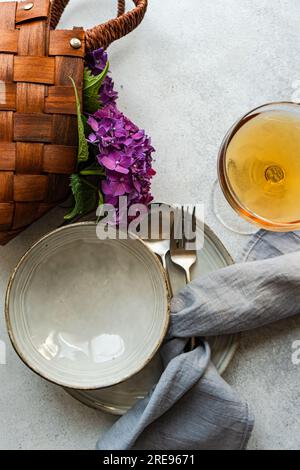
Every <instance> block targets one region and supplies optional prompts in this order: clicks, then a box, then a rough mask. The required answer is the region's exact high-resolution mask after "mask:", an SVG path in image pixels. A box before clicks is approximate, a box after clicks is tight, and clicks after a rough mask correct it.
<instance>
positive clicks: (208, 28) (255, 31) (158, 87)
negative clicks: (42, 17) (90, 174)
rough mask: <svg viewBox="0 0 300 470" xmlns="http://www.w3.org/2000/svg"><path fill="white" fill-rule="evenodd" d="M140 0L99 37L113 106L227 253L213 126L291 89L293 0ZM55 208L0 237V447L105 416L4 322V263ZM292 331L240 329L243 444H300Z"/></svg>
mask: <svg viewBox="0 0 300 470" xmlns="http://www.w3.org/2000/svg"><path fill="white" fill-rule="evenodd" d="M130 3H131V2H129V1H128V2H127V4H128V6H130ZM149 3H150V5H149V10H148V13H147V15H146V17H145V20H144V22H143V25H142V26H141V27H140V28H138V29H137V30H136V31H135V32H133V33H132V34H130V35H129V36H127V37H126V38H124V39H122V40H120V41H119V42H118V43H116V44H114V45H112V46H111V48H110V49H109V57H110V63H111V71H112V76H113V78H114V81H115V84H116V88H117V90H118V91H119V95H120V98H119V108H120V109H121V110H122V111H124V112H125V113H126V114H127V115H128V116H129V117H130V118H131V119H132V120H133V121H134V122H136V123H137V124H139V125H140V127H143V128H145V129H146V131H147V132H148V133H149V134H150V135H151V136H152V139H153V144H154V146H155V147H156V149H157V153H156V163H155V167H156V169H157V176H156V178H155V180H154V184H153V192H154V195H155V197H156V199H157V200H162V201H169V202H184V203H198V202H203V203H205V212H206V213H205V215H206V222H207V223H208V224H209V225H210V226H211V227H212V229H214V230H215V232H216V233H217V234H218V236H219V237H220V238H221V240H222V241H223V243H224V244H225V246H226V247H227V248H228V250H229V251H230V252H231V254H232V255H233V256H234V257H237V256H238V255H239V254H240V253H241V251H242V248H243V246H244V245H245V244H246V243H247V241H248V239H249V237H247V236H240V235H236V234H234V233H232V232H230V231H228V230H227V229H225V228H224V227H223V226H222V225H221V224H220V223H219V222H218V220H217V219H216V217H215V216H214V214H213V211H212V207H211V201H210V194H211V188H212V185H213V182H214V180H215V178H216V155H217V152H218V147H219V145H220V142H221V140H222V137H223V135H224V133H225V132H226V130H227V129H228V127H229V126H230V125H231V124H232V122H233V121H234V120H236V119H237V118H238V117H240V116H241V115H242V114H243V113H245V112H247V111H248V110H250V109H252V108H254V107H255V106H259V105H260V104H263V103H266V102H270V101H280V100H291V99H293V97H295V96H297V94H298V96H300V93H299V91H298V88H300V59H299V57H300V33H299V18H300V2H297V1H295V0H273V1H272V2H270V0H243V1H241V0H226V1H224V0H214V1H213V2H211V1H210V0H176V1H174V0H164V1H160V0H150V1H149ZM114 14H115V2H112V1H111V0H102V1H101V2H99V0H88V1H87V2H86V1H85V2H83V1H82V0H71V2H70V4H69V6H68V8H67V11H66V12H65V15H64V17H63V20H62V21H61V24H60V27H62V28H71V27H72V26H73V25H82V26H84V27H91V26H93V25H94V23H95V21H96V20H97V21H98V22H103V21H105V20H106V19H107V18H110V17H112V16H113V15H114ZM297 87H298V88H297ZM63 213H64V211H63V209H61V208H57V209H55V210H54V211H52V212H51V213H50V214H49V215H47V216H45V217H44V218H43V219H42V220H40V221H39V222H37V223H35V224H34V225H33V226H32V227H30V228H29V229H28V230H26V231H25V232H24V233H22V234H21V235H20V236H19V237H18V238H16V239H15V240H14V241H12V242H11V243H10V244H9V245H7V246H5V247H0V267H1V271H0V305H1V307H0V308H1V312H0V316H1V318H0V340H1V341H2V342H4V343H5V344H6V353H7V354H6V365H1V364H0V423H1V424H0V449H93V448H94V446H95V442H96V440H97V438H98V437H99V436H100V435H101V433H103V432H104V431H105V430H106V429H108V428H109V427H110V426H111V425H112V423H113V422H114V421H115V419H116V418H114V417H112V416H109V415H107V414H104V413H102V412H98V411H95V410H92V409H89V408H87V407H86V406H84V405H82V404H80V403H77V402H76V401H75V400H74V399H72V398H71V397H69V396H68V395H67V394H66V393H65V392H64V391H63V390H62V389H60V388H59V387H57V386H55V385H52V384H50V383H47V382H46V381H44V380H42V379H41V378H39V377H38V376H36V375H35V374H34V373H32V372H31V371H30V370H28V369H27V368H26V367H25V366H24V365H23V363H22V362H21V361H20V360H19V358H18V357H17V356H16V354H15V352H14V351H13V349H12V347H11V346H10V343H9V340H8V337H7V334H6V328H5V323H4V315H3V303H4V293H5V288H6V284H7V280H8V277H9V274H10V271H11V270H12V268H13V267H14V265H15V263H16V262H17V261H18V259H19V257H20V256H21V255H22V254H23V253H24V251H25V250H26V249H27V248H28V247H29V246H30V245H31V244H32V243H33V242H34V241H36V240H37V239H38V238H39V237H40V236H41V235H42V234H45V233H47V232H48V231H49V230H51V229H53V228H55V227H56V226H57V225H59V223H60V222H61V219H62V216H63ZM271 301H272V299H270V302H271ZM295 340H300V319H299V318H294V319H290V320H288V321H284V322H281V323H278V324H276V325H273V326H269V327H266V328H262V329H260V330H257V331H253V332H251V333H246V334H243V335H242V338H241V345H240V348H239V350H238V352H237V354H236V356H235V358H234V360H233V361H232V363H231V365H230V367H229V369H228V371H227V372H226V374H225V378H226V380H227V381H228V382H229V383H230V384H231V385H232V386H234V387H235V388H236V389H237V390H238V391H239V392H240V393H241V394H243V395H244V396H245V397H246V398H247V399H248V400H249V402H250V403H251V405H252V407H253V410H254V413H255V415H256V424H255V428H254V431H253V436H252V438H251V441H250V443H249V448H250V449H300V437H299V436H300V432H299V431H300V407H299V400H300V385H299V384H300V381H299V374H300V366H296V365H293V363H292V360H291V355H292V343H293V341H295ZM1 344H2V343H1Z"/></svg>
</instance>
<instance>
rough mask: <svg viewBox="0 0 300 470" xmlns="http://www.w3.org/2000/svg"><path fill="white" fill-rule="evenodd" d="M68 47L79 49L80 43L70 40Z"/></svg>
mask: <svg viewBox="0 0 300 470" xmlns="http://www.w3.org/2000/svg"><path fill="white" fill-rule="evenodd" d="M70 45H71V46H72V47H73V49H80V48H81V45H82V42H81V41H80V39H78V38H72V39H71V41H70Z"/></svg>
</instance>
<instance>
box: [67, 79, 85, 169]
mask: <svg viewBox="0 0 300 470" xmlns="http://www.w3.org/2000/svg"><path fill="white" fill-rule="evenodd" d="M69 78H70V80H71V82H72V85H73V88H74V93H75V98H76V108H77V122H78V154H77V161H78V162H86V161H87V160H88V158H89V146H88V143H87V140H86V138H85V132H84V130H85V123H86V118H85V116H82V114H81V105H80V99H79V96H78V91H77V88H76V85H75V82H74V80H73V78H72V77H69Z"/></svg>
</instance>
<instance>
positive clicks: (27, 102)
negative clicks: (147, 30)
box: [0, 0, 147, 245]
mask: <svg viewBox="0 0 300 470" xmlns="http://www.w3.org/2000/svg"><path fill="white" fill-rule="evenodd" d="M68 1H69V0H53V1H52V2H50V0H32V1H30V0H28V1H24V2H19V3H16V2H1V3H0V244H2V245H3V244H5V243H7V242H8V241H9V240H11V239H12V238H13V237H15V236H16V235H17V234H18V233H19V232H20V231H22V230H23V229H24V228H26V227H27V226H28V225H30V224H31V223H32V222H33V221H35V220H36V219H38V218H39V217H41V216H42V215H43V214H45V213H46V212H47V211H48V210H49V209H51V208H52V207H54V206H55V205H56V204H57V203H58V202H60V201H62V200H64V199H65V198H66V197H67V195H68V192H69V175H70V174H71V173H72V172H73V171H74V170H75V167H76V155H77V118H76V106H75V99H74V92H73V88H72V86H71V83H70V79H69V76H72V78H73V79H74V81H75V83H76V85H77V87H78V89H79V91H80V90H81V89H82V79H83V60H84V55H85V52H86V51H90V50H93V49H97V48H99V47H103V48H107V47H108V46H109V44H111V43H112V42H113V41H115V40H116V39H119V38H121V37H122V36H124V35H125V34H128V33H129V32H130V31H132V30H133V29H134V28H136V27H137V26H138V24H139V23H140V22H141V21H142V19H143V17H144V14H145V11H146V8H147V0H134V3H135V5H136V7H135V9H134V10H132V11H129V12H127V13H125V1H124V0H119V2H118V16H117V18H116V19H113V20H111V21H108V22H107V23H105V24H102V25H99V26H96V27H95V28H93V29H91V30H87V31H85V32H84V30H83V29H82V28H74V29H73V30H54V28H55V27H56V25H57V23H58V21H59V19H60V17H61V15H62V13H63V11H64V8H65V7H66V5H67V4H68Z"/></svg>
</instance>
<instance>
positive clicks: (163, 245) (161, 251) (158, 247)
mask: <svg viewBox="0 0 300 470" xmlns="http://www.w3.org/2000/svg"><path fill="white" fill-rule="evenodd" d="M159 229H160V230H159V234H158V238H157V239H152V238H151V219H149V225H148V231H149V234H150V238H149V239H147V240H144V242H145V243H146V245H147V246H148V247H149V248H150V250H152V251H153V253H155V254H156V255H157V256H158V257H159V258H160V260H161V264H162V265H163V268H164V270H165V273H166V278H167V283H168V289H169V293H170V296H172V287H171V281H170V277H169V270H168V266H167V254H168V253H169V251H170V237H169V238H164V235H163V234H162V231H161V224H160V227H159Z"/></svg>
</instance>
